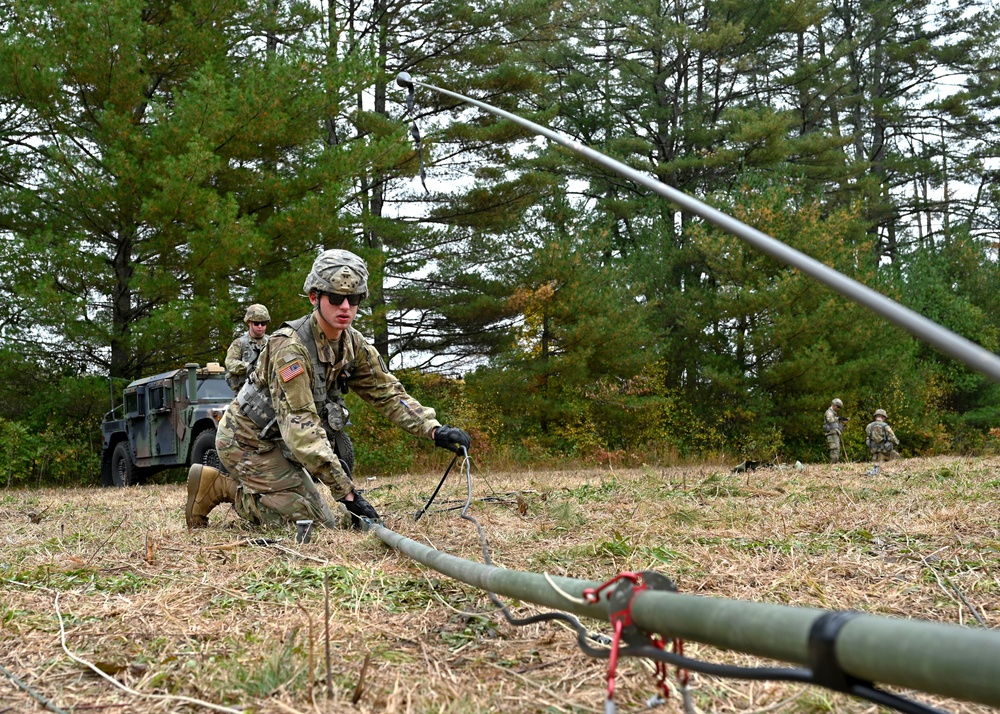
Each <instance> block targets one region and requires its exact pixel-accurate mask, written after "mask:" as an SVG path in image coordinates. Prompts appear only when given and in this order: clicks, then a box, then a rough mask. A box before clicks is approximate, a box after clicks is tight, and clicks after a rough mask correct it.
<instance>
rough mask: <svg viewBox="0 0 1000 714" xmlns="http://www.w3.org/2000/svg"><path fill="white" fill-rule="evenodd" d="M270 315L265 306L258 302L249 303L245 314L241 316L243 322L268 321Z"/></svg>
mask: <svg viewBox="0 0 1000 714" xmlns="http://www.w3.org/2000/svg"><path fill="white" fill-rule="evenodd" d="M270 321H271V315H270V314H269V313H268V312H267V308H266V307H264V306H263V305H260V304H255V305H251V306H250V307H248V308H247V314H246V315H244V316H243V322H270Z"/></svg>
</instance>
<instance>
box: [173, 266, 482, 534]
mask: <svg viewBox="0 0 1000 714" xmlns="http://www.w3.org/2000/svg"><path fill="white" fill-rule="evenodd" d="M302 289H303V291H304V292H305V293H306V294H307V295H308V296H309V301H310V302H311V303H312V305H313V311H312V313H311V314H308V315H306V316H304V317H302V318H299V319H298V320H293V321H291V322H286V323H284V324H283V325H282V326H281V327H279V328H278V329H277V330H276V331H275V332H274V333H273V334H272V335H271V337H270V339H269V340H268V343H267V345H266V346H265V347H264V350H263V352H261V355H260V359H259V360H258V362H257V368H256V369H255V370H254V371H253V372H252V373H251V375H250V378H249V379H248V381H247V382H246V384H245V385H244V386H243V387H242V389H240V392H239V394H237V396H236V399H234V400H233V401H232V403H231V404H230V405H229V408H228V410H227V411H226V413H225V415H224V416H223V417H222V420H221V422H220V423H219V429H218V433H217V435H216V442H215V443H216V448H217V449H218V452H219V458H220V459H221V461H222V463H223V465H224V466H225V467H226V469H227V470H228V472H229V474H232V476H229V475H227V474H224V473H220V472H219V471H218V470H216V469H213V468H211V467H209V466H202V465H201V464H195V465H193V466H192V467H191V469H190V471H189V472H188V500H187V507H186V509H185V515H186V517H187V523H188V527H189V528H201V527H204V526H206V525H208V514H209V512H210V511H211V510H212V509H213V508H214V507H215V506H217V505H219V504H220V503H227V502H229V503H232V504H233V506H234V509H235V510H236V512H237V513H238V514H239V515H240V516H241V517H243V518H245V519H247V520H248V521H251V522H253V523H257V524H268V525H278V524H282V523H285V522H289V521H290V522H294V521H296V520H307V519H308V520H312V521H314V522H316V523H319V524H322V525H324V526H327V527H330V528H332V527H336V526H337V525H338V524H339V521H338V519H336V518H335V517H334V515H333V512H332V511H331V509H330V507H329V506H328V505H327V503H326V501H325V500H324V498H323V496H322V495H321V494H320V492H319V489H318V488H317V485H316V481H320V482H322V483H324V484H326V485H327V486H329V487H330V491H331V492H332V493H333V497H334V498H335V499H336V500H338V501H339V502H340V503H342V504H343V505H344V507H345V508H346V510H347V512H348V513H349V514H350V515H351V520H352V525H354V526H355V527H360V526H361V522H360V520H359V519H360V518H367V519H369V520H372V521H377V520H378V518H379V515H378V513H377V512H376V511H375V509H374V508H373V507H372V506H371V504H369V503H368V502H367V501H366V500H365V499H364V498H363V497H362V496H361V494H359V493H357V492H356V491H355V490H354V484H353V483H352V481H351V474H350V473H348V472H347V469H346V468H345V466H346V462H343V461H341V460H340V458H339V457H338V455H337V453H336V447H335V445H336V443H337V440H338V434H339V433H340V432H341V430H342V429H343V428H344V427H345V426H346V425H347V419H348V413H347V408H346V407H345V406H344V400H343V395H344V394H346V393H347V391H348V389H351V390H353V391H354V392H355V393H356V394H357V395H358V396H359V397H361V398H362V399H364V400H365V401H366V402H368V403H369V404H371V405H372V406H374V407H375V408H376V409H377V410H378V411H379V412H381V413H382V415H383V416H385V417H386V418H387V419H389V420H390V421H391V422H393V423H395V424H396V425H397V426H399V427H401V428H402V429H404V430H406V431H408V432H410V433H411V434H414V435H416V436H422V437H426V438H429V439H433V440H434V443H435V444H436V445H438V446H440V447H443V448H446V449H449V450H452V451H456V450H458V447H459V446H462V447H465V448H466V449H468V448H469V446H470V445H471V442H470V439H469V435H468V434H467V433H465V432H464V431H462V430H461V429H455V428H452V427H449V426H442V425H441V424H440V423H439V422H438V421H437V419H435V413H434V410H433V409H430V408H428V407H424V406H422V405H421V404H420V403H419V402H417V400H415V399H414V398H413V397H411V396H410V395H409V394H407V393H406V390H405V389H403V385H402V384H400V383H399V380H398V379H396V377H394V376H393V375H392V373H391V372H389V370H388V369H387V368H386V365H385V362H383V361H382V357H381V356H380V355H379V353H378V352H377V351H376V350H375V348H374V347H373V346H372V345H370V344H369V343H368V342H367V340H365V338H364V337H363V336H362V335H361V333H360V332H358V331H357V330H355V329H354V328H352V327H351V323H352V322H353V321H354V318H355V317H356V316H357V314H358V306H359V304H360V303H361V301H362V300H364V299H365V298H366V297H367V296H368V267H367V266H366V265H365V262H364V261H363V260H362V259H361V258H360V257H358V256H357V255H354V254H353V253H350V252H348V251H345V250H327V251H324V252H323V253H321V254H320V255H319V257H318V258H316V260H315V262H314V263H313V266H312V270H310V272H309V275H308V276H307V277H306V281H305V285H303V288H302Z"/></svg>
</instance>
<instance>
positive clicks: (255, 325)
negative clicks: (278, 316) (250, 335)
mask: <svg viewBox="0 0 1000 714" xmlns="http://www.w3.org/2000/svg"><path fill="white" fill-rule="evenodd" d="M250 324H251V325H253V326H254V327H267V323H266V322H255V321H254V320H251V321H250Z"/></svg>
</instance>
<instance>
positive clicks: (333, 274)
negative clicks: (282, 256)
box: [302, 249, 368, 298]
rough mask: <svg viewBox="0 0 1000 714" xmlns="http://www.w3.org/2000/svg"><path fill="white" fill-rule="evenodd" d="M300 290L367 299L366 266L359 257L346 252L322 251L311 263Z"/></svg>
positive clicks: (307, 292)
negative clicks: (358, 296)
mask: <svg viewBox="0 0 1000 714" xmlns="http://www.w3.org/2000/svg"><path fill="white" fill-rule="evenodd" d="M302 289H303V290H304V291H305V293H306V295H308V294H309V293H311V292H312V291H314V290H315V291H316V292H321V293H334V294H336V295H361V297H362V298H366V297H368V266H366V265H365V261H364V260H362V259H361V258H360V257H359V256H357V255H355V254H354V253H351V252H350V251H346V250H336V249H334V250H324V251H323V252H322V253H320V254H319V256H318V257H317V258H316V260H314V261H313V264H312V269H311V270H310V271H309V275H307V276H306V282H305V283H304V284H303V286H302Z"/></svg>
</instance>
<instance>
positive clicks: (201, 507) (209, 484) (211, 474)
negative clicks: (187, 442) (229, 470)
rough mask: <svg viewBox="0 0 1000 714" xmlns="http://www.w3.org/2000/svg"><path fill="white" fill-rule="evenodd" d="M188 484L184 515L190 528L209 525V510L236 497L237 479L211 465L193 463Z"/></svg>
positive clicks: (189, 471) (189, 470) (230, 501)
mask: <svg viewBox="0 0 1000 714" xmlns="http://www.w3.org/2000/svg"><path fill="white" fill-rule="evenodd" d="M187 485H188V498H187V507H186V508H185V509H184V515H185V516H186V517H187V526H188V528H205V527H207V526H208V514H209V512H210V511H211V510H212V509H213V508H215V507H216V506H218V505H219V504H220V503H232V502H233V499H234V498H236V481H235V480H233V479H232V478H230V477H229V476H227V475H226V474H224V473H222V472H220V471H219V470H218V469H214V468H212V467H211V466H205V465H203V464H191V468H190V469H188V484H187Z"/></svg>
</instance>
